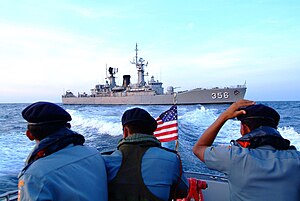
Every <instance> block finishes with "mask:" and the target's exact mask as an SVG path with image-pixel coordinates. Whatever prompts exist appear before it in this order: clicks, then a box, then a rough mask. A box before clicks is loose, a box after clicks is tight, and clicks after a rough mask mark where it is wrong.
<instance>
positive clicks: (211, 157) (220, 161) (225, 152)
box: [204, 145, 233, 175]
mask: <svg viewBox="0 0 300 201" xmlns="http://www.w3.org/2000/svg"><path fill="white" fill-rule="evenodd" d="M232 159H233V154H232V147H231V146H225V145H219V146H215V147H214V146H212V147H208V148H206V149H205V152H204V162H205V164H206V166H207V167H208V168H210V169H213V170H217V171H220V172H223V173H224V174H227V175H228V174H229V171H230V166H231V162H232Z"/></svg>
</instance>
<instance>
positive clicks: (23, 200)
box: [18, 174, 53, 201]
mask: <svg viewBox="0 0 300 201" xmlns="http://www.w3.org/2000/svg"><path fill="white" fill-rule="evenodd" d="M44 183H45V182H44V180H43V179H38V178H35V177H34V176H32V175H27V174H25V175H23V176H22V177H21V178H20V179H19V184H18V189H19V193H18V201H28V200H31V201H38V200H53V198H52V193H51V192H49V190H47V188H45V184H44Z"/></svg>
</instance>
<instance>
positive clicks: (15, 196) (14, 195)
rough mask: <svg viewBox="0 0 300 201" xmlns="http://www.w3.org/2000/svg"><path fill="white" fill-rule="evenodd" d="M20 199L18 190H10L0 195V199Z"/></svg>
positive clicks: (12, 200)
mask: <svg viewBox="0 0 300 201" xmlns="http://www.w3.org/2000/svg"><path fill="white" fill-rule="evenodd" d="M16 200H18V190H13V191H8V192H6V193H3V194H1V195H0V201H16Z"/></svg>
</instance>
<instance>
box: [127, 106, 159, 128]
mask: <svg viewBox="0 0 300 201" xmlns="http://www.w3.org/2000/svg"><path fill="white" fill-rule="evenodd" d="M130 122H142V123H145V124H146V125H147V126H149V128H151V130H153V131H155V129H156V128H157V122H156V120H155V119H154V118H153V117H152V116H151V115H150V114H149V113H148V112H147V111H146V110H143V109H141V108H133V109H130V110H127V111H125V112H124V114H123V116H122V125H123V126H124V125H126V124H128V123H130Z"/></svg>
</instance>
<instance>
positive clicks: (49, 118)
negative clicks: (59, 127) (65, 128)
mask: <svg viewBox="0 0 300 201" xmlns="http://www.w3.org/2000/svg"><path fill="white" fill-rule="evenodd" d="M22 116H23V118H24V119H25V120H26V121H28V124H31V125H41V124H47V123H54V122H68V121H71V120H72V118H71V115H70V114H69V113H68V112H67V111H65V110H64V109H63V108H61V107H60V106H58V105H56V104H54V103H49V102H36V103H33V104H31V105H29V106H27V107H26V108H25V109H24V110H23V111H22Z"/></svg>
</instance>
